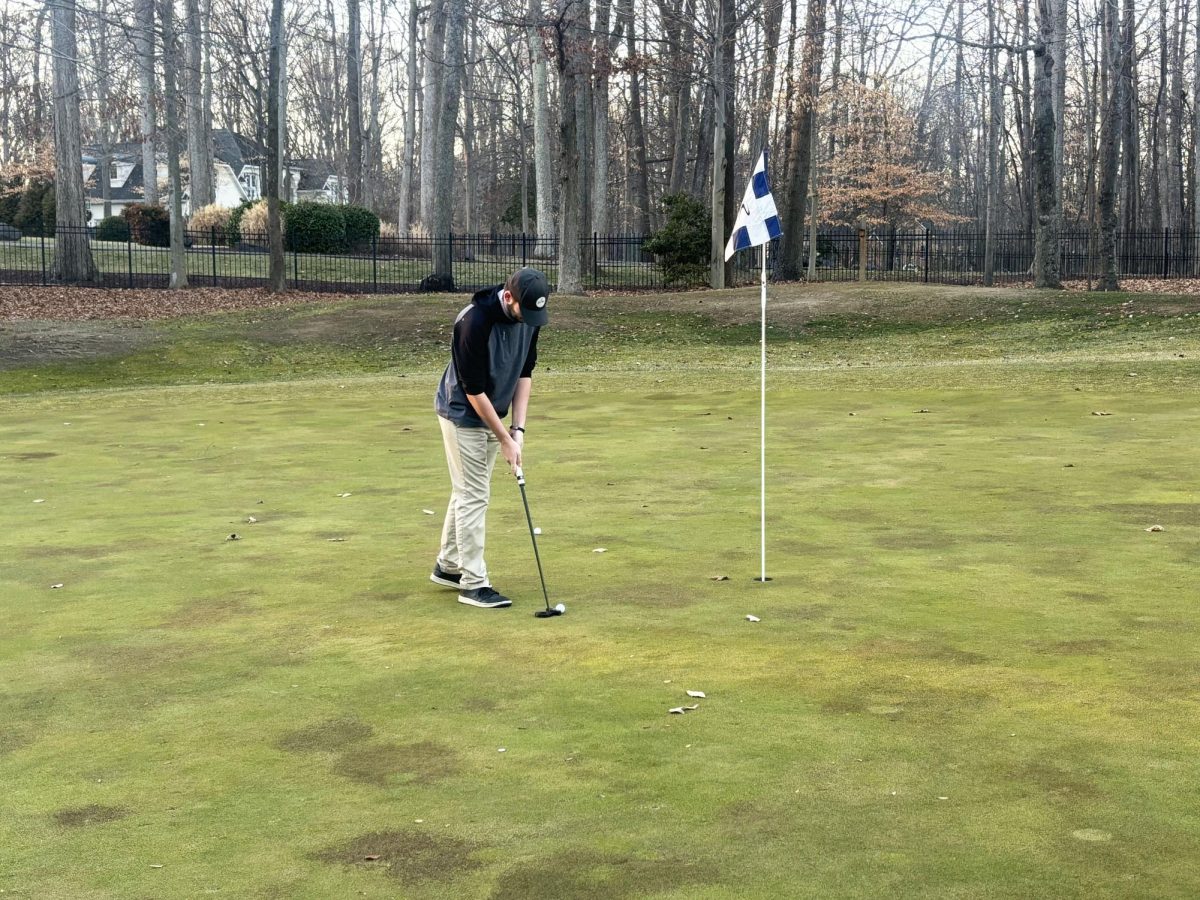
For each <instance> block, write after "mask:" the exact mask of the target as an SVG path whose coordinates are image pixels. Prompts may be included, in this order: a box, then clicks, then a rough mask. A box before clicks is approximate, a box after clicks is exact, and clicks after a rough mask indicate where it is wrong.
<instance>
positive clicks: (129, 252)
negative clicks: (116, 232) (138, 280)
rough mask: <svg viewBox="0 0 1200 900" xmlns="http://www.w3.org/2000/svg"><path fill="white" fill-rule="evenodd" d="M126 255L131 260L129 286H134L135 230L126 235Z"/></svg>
mask: <svg viewBox="0 0 1200 900" xmlns="http://www.w3.org/2000/svg"><path fill="white" fill-rule="evenodd" d="M125 256H126V258H127V260H128V262H129V286H130V287H133V231H130V232H129V233H128V234H126V235H125Z"/></svg>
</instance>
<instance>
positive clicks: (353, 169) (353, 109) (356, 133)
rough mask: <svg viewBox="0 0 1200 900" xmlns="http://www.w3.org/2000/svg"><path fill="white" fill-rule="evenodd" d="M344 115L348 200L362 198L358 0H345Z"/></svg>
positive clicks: (359, 199)
mask: <svg viewBox="0 0 1200 900" xmlns="http://www.w3.org/2000/svg"><path fill="white" fill-rule="evenodd" d="M346 19H347V35H346V100H347V108H346V115H347V117H348V118H349V121H350V127H349V129H348V136H349V139H350V146H349V150H348V156H347V163H346V175H347V180H348V181H349V190H350V202H351V203H361V202H362V198H363V130H362V122H363V106H362V23H361V19H362V10H361V4H360V0H346Z"/></svg>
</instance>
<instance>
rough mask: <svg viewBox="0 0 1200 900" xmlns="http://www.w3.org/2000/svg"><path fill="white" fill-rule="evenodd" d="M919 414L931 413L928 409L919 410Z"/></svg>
mask: <svg viewBox="0 0 1200 900" xmlns="http://www.w3.org/2000/svg"><path fill="white" fill-rule="evenodd" d="M917 412H919V413H927V412H929V410H927V409H918V410H917Z"/></svg>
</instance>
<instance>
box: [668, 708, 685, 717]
mask: <svg viewBox="0 0 1200 900" xmlns="http://www.w3.org/2000/svg"><path fill="white" fill-rule="evenodd" d="M667 712H669V713H670V714H671V715H673V716H682V715H683V707H682V706H672V707H671V708H670V709H668V710H667Z"/></svg>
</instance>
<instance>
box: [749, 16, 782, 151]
mask: <svg viewBox="0 0 1200 900" xmlns="http://www.w3.org/2000/svg"><path fill="white" fill-rule="evenodd" d="M782 24H783V0H766V2H765V4H764V6H763V42H764V43H765V44H766V54H765V55H766V59H765V60H764V62H763V70H762V83H761V84H760V85H759V89H758V102H757V103H756V104H755V111H754V128H753V131H752V133H751V136H750V153H751V155H752V156H754V157H757V156H758V154H759V153H761V152H762V151H763V150H767V149H769V147H768V144H769V142H770V134H771V132H770V124H771V119H772V118H773V116H772V113H773V112H774V104H775V61H776V57H777V56H778V53H779V28H780V26H781V25H782Z"/></svg>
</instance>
